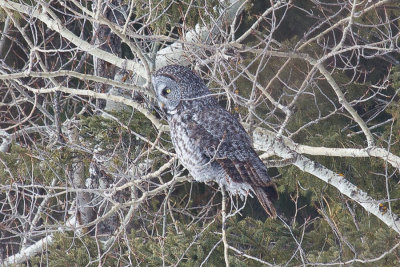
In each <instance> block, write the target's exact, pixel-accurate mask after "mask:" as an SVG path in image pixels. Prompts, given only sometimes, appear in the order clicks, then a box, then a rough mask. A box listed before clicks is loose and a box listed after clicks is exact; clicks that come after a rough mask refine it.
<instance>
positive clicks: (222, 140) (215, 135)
mask: <svg viewBox="0 0 400 267" xmlns="http://www.w3.org/2000/svg"><path fill="white" fill-rule="evenodd" d="M152 83H153V87H154V90H155V93H156V96H157V101H158V105H159V106H160V108H161V109H162V110H163V111H164V112H165V114H166V117H167V120H168V124H169V126H170V130H171V139H172V142H173V144H174V147H175V151H176V154H177V156H178V158H179V160H180V162H181V163H182V165H183V166H184V167H185V168H186V169H188V171H189V173H190V174H191V175H192V176H193V178H194V179H195V180H196V181H199V182H208V181H215V182H217V183H218V184H219V185H220V186H221V187H224V188H225V189H226V190H227V191H228V192H230V193H232V194H234V195H237V194H239V195H240V196H245V195H248V194H253V193H254V194H255V195H256V196H257V198H258V200H259V202H260V203H261V205H262V207H263V208H264V209H265V211H266V212H267V213H268V214H269V215H270V216H272V217H276V211H275V208H274V206H273V204H272V202H271V200H274V199H276V198H277V196H278V194H277V191H276V189H275V185H274V184H273V182H272V181H271V179H270V177H269V175H268V174H267V168H266V167H265V166H264V164H263V163H262V161H261V160H260V158H259V157H258V155H257V154H256V152H255V151H254V149H253V148H252V146H251V141H250V138H249V136H248V134H247V133H246V131H245V130H244V128H243V127H242V125H241V124H240V123H239V122H238V121H237V119H236V118H235V117H233V116H232V115H231V114H230V113H229V112H228V111H226V110H225V109H223V108H222V107H221V106H220V105H219V104H218V102H217V101H216V99H214V98H213V97H212V96H211V95H210V94H211V93H210V91H209V90H208V88H207V86H206V85H205V84H204V82H203V81H202V80H201V79H200V78H199V77H198V76H196V75H195V74H194V73H193V72H192V71H191V70H190V69H188V68H186V67H183V66H179V65H169V66H165V67H163V68H161V69H159V70H158V71H156V72H155V73H154V74H153V76H152Z"/></svg>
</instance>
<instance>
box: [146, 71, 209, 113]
mask: <svg viewBox="0 0 400 267" xmlns="http://www.w3.org/2000/svg"><path fill="white" fill-rule="evenodd" d="M152 83H153V87H154V91H155V93H156V97H157V101H158V105H159V106H160V108H161V109H162V110H164V111H165V112H166V113H167V114H171V113H174V111H176V109H177V108H178V106H179V105H180V104H181V103H182V102H187V101H198V102H202V101H205V100H206V99H205V98H211V97H210V96H208V95H209V94H210V91H209V90H208V88H207V86H206V85H205V84H204V82H203V81H202V80H201V79H200V78H199V77H198V76H197V75H196V74H194V73H193V72H192V71H191V70H190V69H188V68H186V67H183V66H179V65H168V66H165V67H163V68H161V69H159V70H158V71H156V72H155V73H154V74H153V76H152Z"/></svg>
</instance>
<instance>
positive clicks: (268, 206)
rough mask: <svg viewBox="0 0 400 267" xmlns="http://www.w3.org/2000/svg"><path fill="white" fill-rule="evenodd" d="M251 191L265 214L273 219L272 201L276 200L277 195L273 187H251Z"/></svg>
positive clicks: (274, 212)
mask: <svg viewBox="0 0 400 267" xmlns="http://www.w3.org/2000/svg"><path fill="white" fill-rule="evenodd" d="M253 190H254V193H255V194H256V196H257V199H258V201H259V202H260V204H261V206H262V207H263V208H264V210H265V212H266V213H268V215H269V216H271V217H272V218H274V219H275V218H276V209H275V207H274V204H272V200H275V199H277V198H278V193H277V192H276V190H275V187H273V186H271V187H267V188H264V187H253Z"/></svg>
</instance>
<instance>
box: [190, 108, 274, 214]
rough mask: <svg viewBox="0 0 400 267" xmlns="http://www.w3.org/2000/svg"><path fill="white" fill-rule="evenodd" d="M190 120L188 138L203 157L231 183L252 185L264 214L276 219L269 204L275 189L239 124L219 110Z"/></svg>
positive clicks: (193, 116)
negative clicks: (212, 162)
mask: <svg viewBox="0 0 400 267" xmlns="http://www.w3.org/2000/svg"><path fill="white" fill-rule="evenodd" d="M190 117H191V120H190V121H189V125H190V126H189V127H188V128H189V129H190V130H189V131H188V134H189V138H191V139H192V140H194V141H195V142H196V143H197V144H198V145H199V146H200V147H202V148H203V150H204V153H205V156H207V157H209V158H210V160H215V161H216V162H218V163H219V164H220V165H221V167H222V168H223V169H224V170H225V172H226V173H227V174H228V175H229V177H230V178H231V179H232V180H233V181H234V182H237V183H247V184H249V185H251V186H252V188H253V190H254V192H255V194H256V196H257V198H258V200H259V201H260V203H261V205H262V206H263V208H264V209H265V211H266V212H267V213H268V214H270V215H271V216H272V217H276V211H275V208H274V206H273V204H272V202H271V200H273V199H277V197H278V194H277V191H276V188H275V185H274V184H273V182H272V180H271V178H270V177H269V175H268V173H267V168H266V167H265V165H264V164H263V163H262V161H261V159H260V158H259V157H258V155H257V153H256V152H255V151H254V149H253V147H252V146H251V141H250V138H249V136H248V134H247V132H246V131H245V129H244V128H243V126H242V125H241V124H240V123H239V122H238V120H237V119H236V118H235V117H233V116H232V115H231V114H230V113H229V112H228V111H226V110H225V109H223V108H221V107H219V106H218V107H216V108H210V109H203V110H202V112H199V113H196V114H195V115H190Z"/></svg>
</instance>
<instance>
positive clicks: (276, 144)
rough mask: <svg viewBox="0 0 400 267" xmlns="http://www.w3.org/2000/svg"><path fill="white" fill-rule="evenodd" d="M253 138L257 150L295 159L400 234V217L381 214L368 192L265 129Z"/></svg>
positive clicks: (301, 167) (390, 213)
mask: <svg viewBox="0 0 400 267" xmlns="http://www.w3.org/2000/svg"><path fill="white" fill-rule="evenodd" d="M253 138H254V144H255V146H256V147H257V148H259V149H261V150H263V151H271V150H272V151H273V153H274V154H275V155H277V156H279V157H282V158H284V159H287V158H291V159H294V161H293V165H295V166H296V167H298V168H299V169H300V170H302V171H304V172H307V173H310V174H312V175H314V176H315V177H317V178H319V179H321V180H322V181H324V182H326V183H327V184H330V185H332V186H334V187H335V188H336V189H338V190H339V192H340V193H342V194H344V195H346V196H347V197H348V198H350V199H352V200H354V201H356V202H357V203H358V204H359V205H360V206H362V207H363V208H364V209H365V210H366V211H368V212H370V213H372V214H374V215H375V216H376V217H378V219H380V220H381V221H382V222H384V223H385V224H386V225H387V226H388V227H389V228H390V229H392V230H394V231H396V232H397V233H400V220H399V217H398V216H397V215H396V214H393V213H392V212H391V211H390V210H389V211H388V212H381V211H380V210H379V203H380V202H379V201H377V200H375V199H373V198H371V197H370V196H369V195H368V194H367V193H366V192H364V191H363V190H361V189H359V188H358V187H357V186H355V185H353V184H352V183H350V182H349V181H348V180H346V177H344V176H342V175H339V174H338V173H335V172H333V171H331V170H329V169H328V168H326V167H324V166H322V165H321V164H319V163H318V162H315V161H312V160H310V159H308V158H307V157H305V156H303V155H301V154H299V153H297V152H296V151H294V150H291V149H290V148H289V147H288V146H287V145H285V144H284V142H283V141H282V140H281V139H275V138H274V136H273V135H271V133H268V132H266V131H264V130H263V129H260V128H257V129H256V130H255V131H254V133H253Z"/></svg>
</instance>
